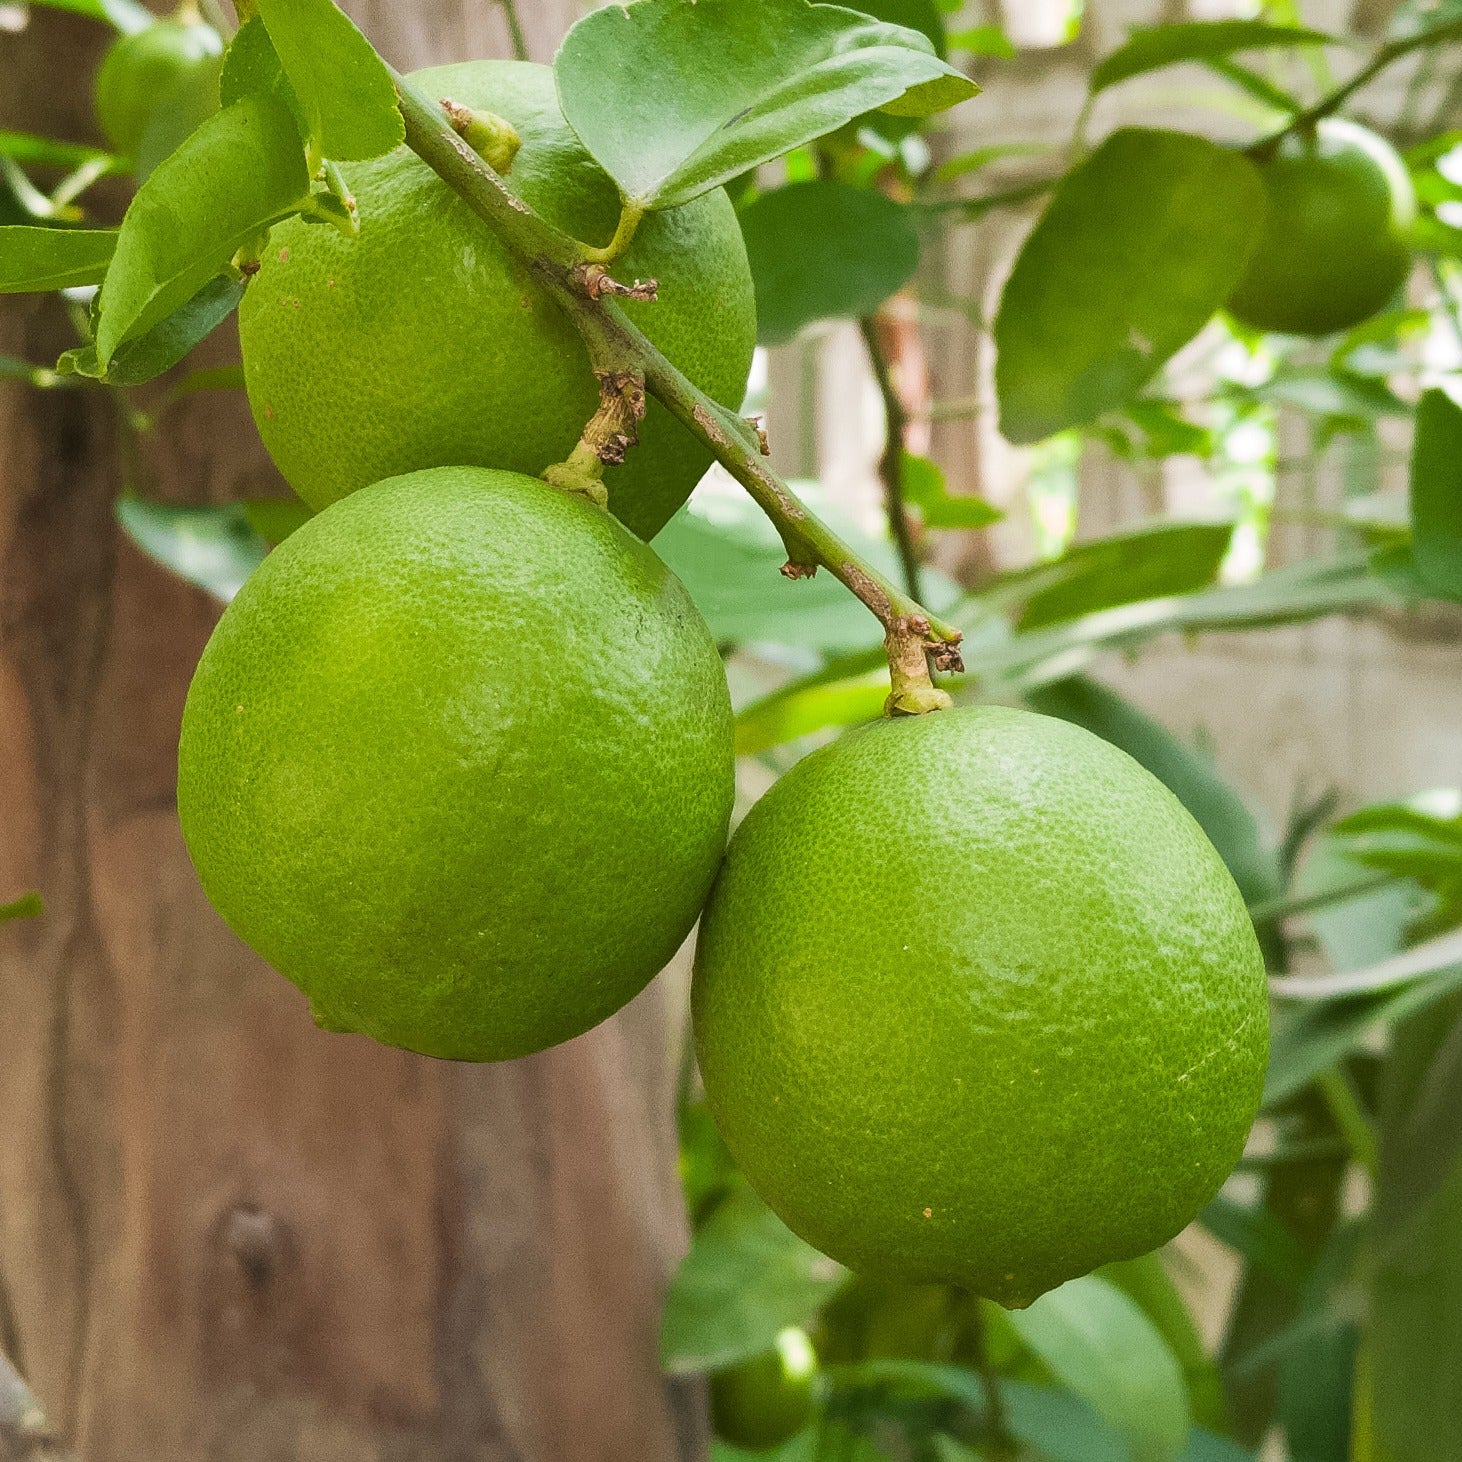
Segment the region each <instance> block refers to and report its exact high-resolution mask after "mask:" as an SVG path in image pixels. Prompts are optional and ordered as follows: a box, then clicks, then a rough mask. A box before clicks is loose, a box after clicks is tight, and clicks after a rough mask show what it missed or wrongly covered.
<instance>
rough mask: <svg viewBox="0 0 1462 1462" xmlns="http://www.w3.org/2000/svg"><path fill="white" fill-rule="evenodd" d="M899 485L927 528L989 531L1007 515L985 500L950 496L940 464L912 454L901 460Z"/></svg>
mask: <svg viewBox="0 0 1462 1462" xmlns="http://www.w3.org/2000/svg"><path fill="white" fill-rule="evenodd" d="M899 482H900V485H901V486H902V488H903V493H904V497H905V499H907V501H909V502H910V503H912V504H913V505H914V507H916V508H918V510H919V516H920V517H921V518H923V520H924V526H925V527H926V528H988V527H989V526H990V524H991V523H998V522H999V521H1000V519H1001V518H1003V517H1004V516H1005V514H1004V513H1002V512H1001V511H1000V509H999V508H997V507H995V505H994V504H993V503H987V502H986V501H985V499H984V498H981V497H974V496H972V495H965V494H959V495H956V494H954V493H951V492H950V490H949V488H948V486H947V484H946V482H945V478H944V473H943V471H942V470H941V469H940V467H939V464H938V463H937V462H931V461H930V460H929V458H928V457H920V456H917V455H916V454H914V453H913V452H905V453H904V454H903V455H902V456H901V457H900V458H899Z"/></svg>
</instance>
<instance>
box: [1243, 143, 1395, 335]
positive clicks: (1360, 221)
mask: <svg viewBox="0 0 1462 1462" xmlns="http://www.w3.org/2000/svg"><path fill="white" fill-rule="evenodd" d="M1259 169H1260V174H1261V176H1262V177H1263V180H1264V191H1265V195H1266V198H1267V201H1268V211H1267V214H1266V217H1265V222H1264V230H1263V233H1262V234H1261V236H1260V239H1259V244H1258V247H1257V248H1256V249H1255V252H1254V254H1253V257H1252V258H1251V259H1250V260H1249V266H1248V269H1247V270H1246V271H1245V273H1244V277H1243V278H1242V279H1241V280H1240V281H1239V287H1238V288H1237V289H1236V290H1235V291H1234V294H1233V298H1232V299H1230V300H1229V303H1228V307H1229V310H1230V311H1231V312H1232V313H1233V315H1234V316H1235V317H1236V318H1237V319H1239V320H1242V321H1243V322H1244V324H1246V325H1251V326H1253V327H1254V328H1255V329H1258V330H1280V331H1284V332H1286V333H1288V334H1292V335H1329V334H1331V333H1333V332H1334V331H1337V330H1348V329H1350V328H1351V327H1352V326H1353V325H1359V324H1360V323H1361V321H1362V320H1367V319H1369V318H1370V317H1371V316H1372V315H1374V314H1375V313H1376V312H1377V311H1378V310H1380V309H1383V308H1384V307H1385V305H1386V304H1387V303H1388V301H1389V300H1390V299H1391V298H1392V296H1393V295H1394V294H1395V293H1396V291H1397V290H1398V289H1400V287H1401V286H1402V285H1403V284H1404V283H1405V282H1406V276H1407V275H1408V274H1409V273H1410V272H1411V249H1410V245H1409V243H1408V239H1407V235H1408V232H1409V230H1410V228H1411V226H1412V224H1413V223H1414V221H1415V218H1416V192H1415V190H1414V189H1413V187H1412V184H1411V177H1410V175H1409V174H1408V173H1407V171H1406V164H1405V163H1404V162H1403V161H1402V159H1401V157H1400V156H1399V155H1398V154H1397V152H1396V150H1395V148H1393V147H1392V146H1391V144H1390V143H1389V142H1387V141H1386V140H1385V138H1384V137H1378V136H1377V135H1376V134H1375V133H1374V132H1371V131H1369V130H1367V129H1366V128H1365V127H1360V126H1357V125H1356V124H1355V123H1354V122H1347V121H1343V120H1342V119H1340V118H1337V117H1329V118H1326V119H1325V120H1324V121H1322V122H1320V123H1319V124H1318V125H1317V127H1316V128H1315V130H1314V131H1313V132H1310V133H1299V134H1291V135H1290V136H1288V137H1286V138H1284V139H1283V141H1281V142H1280V144H1279V146H1278V148H1277V150H1276V151H1275V153H1274V155H1273V156H1272V157H1268V158H1266V159H1264V160H1262V161H1261V162H1260V164H1259Z"/></svg>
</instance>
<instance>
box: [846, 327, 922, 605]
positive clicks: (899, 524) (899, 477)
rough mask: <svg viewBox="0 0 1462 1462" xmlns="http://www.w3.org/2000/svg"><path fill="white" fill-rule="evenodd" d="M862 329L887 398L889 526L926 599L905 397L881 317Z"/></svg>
mask: <svg viewBox="0 0 1462 1462" xmlns="http://www.w3.org/2000/svg"><path fill="white" fill-rule="evenodd" d="M858 328H859V329H860V330H861V331H862V332H863V344H864V346H865V348H866V349H867V351H868V363H869V365H871V366H872V367H873V379H874V380H875V381H876V382H877V383H878V394H879V395H880V396H881V397H882V398H883V418H884V421H885V422H886V423H887V425H886V427H885V430H884V437H885V440H884V444H883V455H882V456H881V457H880V458H879V460H878V475H879V477H880V478H881V479H882V481H883V502H884V507H885V508H886V509H887V511H888V528H889V532H890V533H892V534H893V541H894V543H895V545H896V546H897V548H898V551H899V563H900V564H901V565H902V567H903V571H904V586H905V587H906V588H907V589H908V591H909V593H910V594H912V595H913V596H914V598H915V599H922V598H923V597H924V590H923V588H922V586H921V584H920V576H919V555H918V554H917V553H916V552H915V551H914V529H913V524H912V523H910V522H909V509H908V504H907V503H906V502H905V501H904V473H903V465H904V433H905V431H906V430H907V428H908V424H909V416H908V412H907V411H905V410H904V402H903V398H902V397H901V396H900V395H899V393H898V388H897V387H896V386H895V385H894V380H893V373H892V371H890V369H889V364H888V356H887V355H885V354H884V350H883V341H882V340H881V339H879V335H878V321H877V319H876V318H875V317H874V316H872V315H865V316H863V318H862V319H861V320H859V321H858Z"/></svg>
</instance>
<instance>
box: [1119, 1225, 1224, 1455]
mask: <svg viewBox="0 0 1462 1462" xmlns="http://www.w3.org/2000/svg"><path fill="white" fill-rule="evenodd" d="M1097 1273H1098V1275H1099V1277H1100V1278H1102V1279H1105V1280H1106V1281H1107V1282H1108V1283H1109V1284H1115V1285H1116V1286H1117V1288H1118V1289H1120V1290H1121V1291H1122V1292H1123V1294H1125V1295H1126V1296H1127V1298H1128V1299H1130V1300H1131V1301H1132V1302H1133V1304H1135V1305H1136V1306H1137V1307H1138V1308H1139V1309H1140V1310H1141V1311H1142V1313H1143V1314H1144V1315H1146V1316H1147V1318H1148V1319H1149V1320H1151V1321H1152V1323H1153V1324H1154V1325H1155V1326H1157V1329H1158V1333H1159V1334H1161V1336H1162V1338H1163V1339H1164V1340H1165V1341H1166V1342H1167V1345H1168V1349H1169V1350H1171V1351H1172V1353H1173V1355H1174V1356H1175V1357H1176V1358H1177V1362H1178V1364H1179V1365H1180V1366H1182V1368H1183V1379H1184V1381H1185V1382H1186V1383H1187V1386H1188V1407H1189V1410H1190V1411H1191V1412H1192V1413H1193V1419H1194V1420H1195V1421H1198V1422H1201V1423H1203V1424H1204V1425H1207V1426H1222V1425H1223V1424H1224V1399H1223V1382H1222V1380H1221V1379H1220V1378H1219V1374H1218V1366H1217V1364H1216V1363H1215V1361H1214V1360H1213V1357H1212V1356H1210V1355H1209V1354H1208V1351H1207V1349H1206V1347H1205V1346H1204V1344H1203V1337H1202V1335H1200V1334H1199V1332H1198V1327H1197V1325H1196V1324H1194V1322H1193V1317H1192V1316H1191V1315H1190V1314H1189V1313H1188V1306H1187V1305H1186V1304H1185V1303H1184V1302H1183V1297H1182V1295H1180V1294H1179V1293H1178V1287H1177V1285H1175V1284H1174V1283H1173V1281H1172V1278H1171V1276H1170V1275H1169V1274H1168V1271H1167V1267H1166V1265H1164V1263H1163V1260H1162V1255H1161V1254H1158V1253H1153V1254H1143V1255H1142V1256H1141V1257H1140V1258H1137V1259H1123V1260H1119V1261H1118V1262H1117V1263H1115V1264H1104V1265H1103V1266H1102V1267H1101V1269H1099V1270H1098V1271H1097ZM1185 1455H1186V1454H1185Z"/></svg>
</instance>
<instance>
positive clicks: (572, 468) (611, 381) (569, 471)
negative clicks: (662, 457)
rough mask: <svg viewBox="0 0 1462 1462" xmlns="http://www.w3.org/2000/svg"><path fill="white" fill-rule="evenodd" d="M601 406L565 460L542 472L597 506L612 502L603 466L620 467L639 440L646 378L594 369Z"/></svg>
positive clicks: (552, 484) (547, 479) (551, 482)
mask: <svg viewBox="0 0 1462 1462" xmlns="http://www.w3.org/2000/svg"><path fill="white" fill-rule="evenodd" d="M594 374H595V375H596V376H597V377H598V378H599V409H598V410H597V411H596V412H595V413H594V414H593V416H591V417H590V418H589V420H588V422H587V423H586V425H585V427H584V431H583V435H582V436H580V438H579V443H578V445H577V446H576V447H575V448H574V450H573V451H572V452H570V453H569V455H568V457H567V458H566V459H565V460H564V461H562V462H555V463H554V464H553V465H552V466H551V467H548V468H545V469H544V471H543V473H542V474H541V475H542V477H543V480H544V481H545V482H546V483H548V484H549V486H550V487H556V488H559V489H560V490H561V491H564V492H577V493H582V494H583V495H584V496H585V497H587V498H589V499H590V500H591V501H592V502H594V503H595V504H596V505H597V506H599V507H601V508H607V507H608V506H609V493H608V491H607V489H606V488H605V486H604V469H605V468H606V467H618V466H620V465H621V464H622V463H623V462H624V459H625V455H626V454H627V453H628V451H629V449H630V448H631V447H633V446H635V445H636V444H637V443H638V442H639V439H640V438H639V425H640V421H641V419H642V418H643V417H644V414H645V378H644V377H643V376H641V375H637V374H636V373H635V372H633V371H595V373H594Z"/></svg>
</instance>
